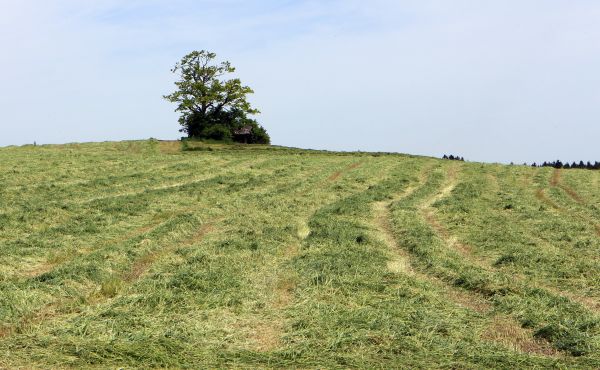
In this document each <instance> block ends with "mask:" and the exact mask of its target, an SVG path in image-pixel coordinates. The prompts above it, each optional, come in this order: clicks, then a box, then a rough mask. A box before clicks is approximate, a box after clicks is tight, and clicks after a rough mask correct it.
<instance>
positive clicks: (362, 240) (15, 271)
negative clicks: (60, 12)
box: [0, 140, 600, 368]
mask: <svg viewBox="0 0 600 370" xmlns="http://www.w3.org/2000/svg"><path fill="white" fill-rule="evenodd" d="M188 149H195V150H189V151H182V150H181V148H180V144H179V143H175V142H157V141H151V140H150V141H137V142H118V143H97V144H69V145H59V146H36V147H34V146H23V147H8V148H0V368H2V367H5V368H18V367H25V368H50V367H53V368H56V367H59V368H63V367H77V368H81V367H84V368H93V367H97V368H118V367H124V368H148V367H192V368H199V367H244V368H257V367H258V368H281V367H296V368H316V367H319V368H354V367H362V368H408V367H410V368H425V367H427V368H431V367H433V368H523V367H540V368H541V367H556V368H600V314H599V310H600V273H599V271H600V172H592V171H586V170H569V171H555V170H553V169H549V168H529V167H523V166H501V165H484V164H478V163H463V162H455V161H442V160H437V159H432V158H426V157H415V156H407V155H399V154H393V155H392V154H378V153H325V152H318V151H307V150H298V149H287V148H277V147H264V146H243V145H242V146H225V145H207V144H198V143H195V144H192V147H191V148H188Z"/></svg>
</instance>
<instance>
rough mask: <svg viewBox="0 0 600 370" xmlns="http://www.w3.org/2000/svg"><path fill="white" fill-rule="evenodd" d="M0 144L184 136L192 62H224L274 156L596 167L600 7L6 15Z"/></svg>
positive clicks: (50, 7)
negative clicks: (245, 89)
mask: <svg viewBox="0 0 600 370" xmlns="http://www.w3.org/2000/svg"><path fill="white" fill-rule="evenodd" d="M2 9H3V12H2V14H0V40H1V41H2V45H3V46H4V50H3V52H2V55H1V56H0V81H1V82H2V86H3V89H2V93H1V94H0V146H8V145H21V144H31V143H33V142H34V141H36V142H37V143H38V144H46V143H67V142H88V141H95V142H98V141H108V140H110V141H112V140H131V139H145V138H149V137H155V138H158V139H176V138H179V137H180V136H181V135H182V134H181V133H180V132H178V130H179V125H178V123H177V118H178V115H177V113H175V112H174V111H173V109H174V108H175V107H174V105H173V104H170V103H168V102H166V101H164V100H163V99H162V95H164V94H168V93H170V92H171V91H172V90H173V89H174V85H173V82H174V81H175V77H176V76H175V75H172V74H171V73H170V71H169V70H170V68H171V67H172V66H173V64H175V62H177V61H178V60H179V59H180V58H181V57H182V56H183V55H184V54H186V53H187V52H189V51H191V50H201V49H206V50H210V51H213V52H215V53H217V55H218V58H219V59H220V60H229V61H231V62H232V64H233V65H234V66H235V67H236V68H237V73H236V74H237V76H238V77H240V78H241V80H242V82H243V83H244V84H247V85H249V86H250V87H252V88H253V89H254V91H255V94H254V95H253V96H252V97H251V101H252V102H253V103H254V105H255V106H257V107H258V108H259V109H260V110H261V111H262V114H261V115H259V116H257V119H258V121H259V122H260V123H261V124H262V125H263V126H264V127H265V128H266V129H267V130H268V132H269V133H270V135H271V138H272V141H273V143H274V144H276V145H283V146H292V147H301V148H311V149H327V150H345V151H356V150H361V151H381V152H401V153H409V154H418V155H429V156H436V157H439V156H441V155H443V154H457V155H460V156H463V157H465V159H468V160H473V161H484V162H501V163H509V162H515V163H523V162H528V163H531V162H538V163H539V162H542V161H550V160H555V159H560V160H562V161H569V162H572V161H579V160H584V161H588V160H589V161H594V160H600V150H598V144H597V143H596V142H597V138H598V137H600V125H599V124H598V122H596V121H597V120H598V118H599V117H600V84H599V83H598V82H599V80H600V72H599V71H598V70H597V66H598V62H599V61H600V50H598V48H596V47H595V46H596V45H597V42H598V41H599V40H600V24H598V22H597V19H600V3H595V2H592V1H583V0H577V1H557V0H546V1H542V0H537V1H533V0H526V1H515V0H513V1H488V2H485V3H484V2H475V1H466V0H458V1H453V2H451V4H450V2H447V1H433V0H425V1H416V0H415V1H384V0H375V1H372V2H368V3H364V2H360V1H341V0H333V1H321V2H319V1H286V2H276V1H255V2H244V1H240V0H227V1H219V2H218V1H212V0H211V1H191V0H180V1H158V0H150V1H141V0H135V1H129V2H127V3H126V4H123V3H122V2H119V1H116V0H93V1H89V2H85V3H81V2H78V1H75V0H59V1H54V2H52V3H49V2H48V3H46V2H41V1H31V0H25V1H21V2H18V3H13V2H8V1H5V2H3V3H2Z"/></svg>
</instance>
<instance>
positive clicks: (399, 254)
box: [372, 167, 492, 314]
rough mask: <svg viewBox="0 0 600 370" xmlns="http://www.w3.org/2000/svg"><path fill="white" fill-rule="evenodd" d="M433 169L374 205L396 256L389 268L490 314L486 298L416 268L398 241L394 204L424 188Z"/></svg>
mask: <svg viewBox="0 0 600 370" xmlns="http://www.w3.org/2000/svg"><path fill="white" fill-rule="evenodd" d="M430 170H431V169H430V167H428V168H426V169H424V170H423V171H422V173H421V175H420V176H419V180H418V183H417V184H413V185H410V186H409V187H407V188H406V189H405V190H404V191H403V192H401V193H399V194H396V195H395V196H393V197H392V199H390V200H387V201H379V202H375V203H373V205H372V208H373V213H374V221H373V226H374V227H375V229H376V231H377V233H378V234H379V235H380V239H382V241H383V242H384V244H385V245H386V246H387V247H388V249H389V250H390V251H391V253H392V256H393V257H392V258H391V259H390V260H389V261H388V265H387V268H388V270H389V271H391V272H393V273H396V274H406V275H409V276H413V277H415V278H417V279H419V280H421V281H426V282H428V283H430V284H432V285H434V286H435V287H437V288H438V289H440V291H443V292H444V295H445V296H446V297H447V298H448V299H450V300H451V301H452V302H454V303H455V304H457V305H458V306H460V307H464V308H468V309H471V310H473V311H476V312H478V313H481V314H485V313H488V312H490V311H491V310H492V305H491V304H490V303H489V302H488V301H487V300H485V299H484V298H481V297H479V296H476V295H474V294H470V293H467V292H466V291H462V290H459V289H456V288H454V287H452V286H450V285H448V284H446V283H444V282H443V281H442V280H441V279H439V278H437V277H435V276H432V275H427V274H423V273H421V272H419V271H418V270H417V269H415V268H414V267H413V263H412V262H411V256H410V254H409V253H408V252H406V251H405V250H404V248H402V247H400V246H399V245H398V242H397V241H396V237H395V235H394V231H393V226H392V223H391V221H390V220H391V211H390V207H391V206H392V204H394V203H396V202H399V201H402V200H403V199H405V198H407V197H409V196H411V195H412V194H413V193H414V192H415V191H416V190H417V189H419V188H420V187H422V186H423V184H424V182H425V177H426V176H427V172H428V171H430Z"/></svg>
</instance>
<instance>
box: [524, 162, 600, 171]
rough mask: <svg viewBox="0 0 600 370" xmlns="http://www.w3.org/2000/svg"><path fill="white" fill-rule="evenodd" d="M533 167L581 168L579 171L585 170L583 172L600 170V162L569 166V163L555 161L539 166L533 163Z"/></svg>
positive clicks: (574, 163)
mask: <svg viewBox="0 0 600 370" xmlns="http://www.w3.org/2000/svg"><path fill="white" fill-rule="evenodd" d="M531 167H553V168H564V169H566V170H568V169H572V168H579V169H583V170H600V162H598V161H596V162H594V163H592V162H589V161H588V162H586V163H584V162H583V161H579V163H577V162H573V163H571V164H569V163H568V162H565V163H563V162H561V161H553V162H544V163H542V164H539V165H538V164H537V163H533V164H532V165H531Z"/></svg>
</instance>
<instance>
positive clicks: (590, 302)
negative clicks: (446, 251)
mask: <svg viewBox="0 0 600 370" xmlns="http://www.w3.org/2000/svg"><path fill="white" fill-rule="evenodd" d="M555 173H557V172H555ZM489 180H490V181H493V182H494V183H493V185H494V187H495V188H497V184H496V178H495V177H494V178H493V179H489ZM559 181H560V176H557V175H553V177H552V179H551V180H550V183H551V184H554V186H557V185H558V184H559ZM524 185H527V183H525V184H524ZM538 192H540V193H541V194H542V195H541V198H543V199H544V201H545V202H546V203H547V204H552V205H553V208H556V209H561V207H560V206H559V205H558V204H556V203H554V202H553V201H552V200H550V199H549V198H547V197H546V195H545V194H544V193H543V189H538ZM538 199H539V197H538ZM432 228H434V229H436V231H437V232H439V235H441V236H442V237H443V238H444V239H445V240H446V241H447V242H448V243H449V244H452V243H454V242H455V240H456V238H454V237H452V236H451V235H450V233H449V232H448V230H447V229H446V228H445V227H444V226H443V225H441V224H440V223H439V222H437V220H433V221H432ZM536 241H537V243H540V244H542V245H545V246H546V248H548V249H551V248H552V246H550V245H549V244H548V243H547V242H546V241H544V240H543V239H540V238H536ZM459 244H460V245H461V248H460V250H461V251H462V252H464V255H465V257H467V258H471V257H470V256H469V253H468V251H470V250H472V248H471V247H470V246H468V245H466V244H461V243H459ZM472 261H474V262H476V263H478V266H479V267H481V268H483V269H485V270H487V271H488V272H492V273H494V272H500V270H499V269H498V268H496V267H493V266H491V265H490V264H489V262H487V261H485V260H483V259H479V260H474V259H472ZM513 277H514V278H515V279H516V280H517V281H518V282H519V283H521V284H533V285H535V286H536V287H537V288H540V289H543V290H546V291H548V292H550V293H552V294H554V295H556V296H559V297H562V298H566V299H569V300H571V301H574V302H577V303H579V304H581V305H582V306H583V307H585V308H587V309H588V310H589V311H591V312H598V309H599V308H600V303H599V302H597V301H596V300H594V299H592V298H589V297H584V296H581V295H578V294H574V293H572V292H569V291H565V290H562V289H559V288H556V287H552V286H550V285H548V284H546V283H544V282H543V281H539V280H538V279H531V278H528V277H527V276H525V275H523V274H520V273H513Z"/></svg>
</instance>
